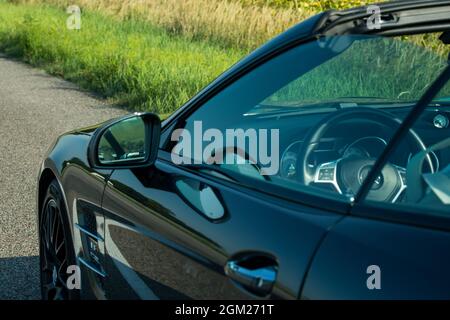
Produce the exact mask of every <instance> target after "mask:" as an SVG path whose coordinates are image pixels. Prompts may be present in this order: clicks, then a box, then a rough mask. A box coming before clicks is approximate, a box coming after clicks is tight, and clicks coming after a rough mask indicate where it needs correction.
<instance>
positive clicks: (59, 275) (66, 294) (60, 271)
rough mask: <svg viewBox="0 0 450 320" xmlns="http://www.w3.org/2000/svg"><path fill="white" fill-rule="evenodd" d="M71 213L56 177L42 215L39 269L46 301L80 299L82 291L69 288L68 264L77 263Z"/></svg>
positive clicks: (40, 220)
mask: <svg viewBox="0 0 450 320" xmlns="http://www.w3.org/2000/svg"><path fill="white" fill-rule="evenodd" d="M76 264H77V263H76V258H75V253H74V247H73V241H72V236H71V232H70V228H69V221H68V215H67V211H66V207H65V204H64V198H63V195H62V191H61V188H60V187H59V185H58V182H57V181H56V180H53V181H52V182H51V183H50V185H49V186H48V188H47V191H46V194H45V198H44V201H43V206H42V208H41V212H40V216H39V269H40V279H41V295H42V299H44V300H78V299H79V297H80V290H78V289H69V288H68V287H67V279H68V277H69V276H70V274H67V267H68V266H70V265H76Z"/></svg>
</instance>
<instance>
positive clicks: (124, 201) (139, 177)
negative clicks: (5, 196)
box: [103, 161, 341, 299]
mask: <svg viewBox="0 0 450 320" xmlns="http://www.w3.org/2000/svg"><path fill="white" fill-rule="evenodd" d="M146 170H147V171H146V172H142V171H141V172H138V171H136V170H134V171H131V170H116V171H114V173H113V174H112V176H111V179H110V180H109V182H108V184H107V187H106V190H105V194H104V200H103V209H104V212H105V216H106V219H105V220H106V224H105V226H106V227H105V237H106V251H107V260H108V263H107V272H108V274H111V275H114V277H112V276H111V277H110V279H113V278H114V279H116V278H118V279H120V280H118V282H121V283H122V284H125V283H127V282H129V283H131V287H128V288H126V289H118V288H122V287H123V285H122V286H121V285H119V284H118V285H116V284H114V283H110V284H109V285H108V289H107V292H108V294H109V297H110V298H122V297H125V296H126V295H127V294H126V292H127V291H134V292H135V294H134V296H135V295H136V292H138V294H137V295H138V296H139V297H140V298H194V299H241V298H260V297H259V296H257V295H254V294H253V293H250V292H248V290H244V289H242V287H241V286H239V285H236V283H234V282H233V281H231V280H229V279H228V278H227V277H226V275H225V274H224V266H225V265H226V264H227V262H228V261H229V260H230V259H233V258H234V257H239V256H242V255H247V254H252V255H267V256H270V257H273V259H274V261H276V263H277V264H278V265H277V267H278V275H277V279H276V283H275V286H274V288H273V292H272V295H271V297H273V298H297V296H298V293H299V289H300V286H301V283H302V281H303V277H304V275H305V273H306V270H307V267H308V264H309V261H310V259H311V257H312V255H313V253H314V250H315V248H316V246H317V244H318V243H319V241H320V239H321V237H322V236H323V235H324V233H325V232H326V231H327V229H328V228H329V227H330V226H331V225H333V224H334V223H335V222H336V221H337V220H338V219H339V218H340V217H341V216H340V215H338V214H333V213H326V212H322V211H319V210H315V209H311V208H308V207H300V206H298V207H297V210H294V209H292V207H289V206H288V205H286V206H283V205H280V204H279V203H277V204H275V203H274V202H273V200H271V199H270V198H269V197H267V196H266V197H262V196H259V197H257V196H254V195H253V194H252V195H250V194H248V192H243V191H242V190H237V189H234V188H232V187H230V186H228V185H226V184H222V183H218V182H217V180H214V179H206V178H205V177H204V176H199V175H196V174H194V173H192V172H188V171H185V170H183V169H181V168H177V167H176V166H174V165H172V164H170V163H167V162H165V161H157V163H156V165H155V166H154V167H153V168H149V169H146ZM179 179H191V180H193V181H194V180H195V181H200V182H201V183H203V184H206V185H208V187H210V188H212V189H214V190H215V192H216V193H217V194H218V198H219V199H221V202H222V203H223V206H224V208H225V210H226V212H225V216H224V217H223V218H221V219H219V220H217V221H214V220H211V219H209V218H208V217H206V216H204V215H202V214H201V213H200V212H198V210H195V208H194V207H193V206H192V204H191V203H189V201H186V200H187V199H186V198H185V197H183V196H181V195H180V192H179V190H177V187H176V181H178V180H179ZM299 208H301V209H299ZM117 276H118V277H117ZM133 286H134V288H133Z"/></svg>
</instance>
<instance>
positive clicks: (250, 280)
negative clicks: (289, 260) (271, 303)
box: [225, 261, 277, 295]
mask: <svg viewBox="0 0 450 320" xmlns="http://www.w3.org/2000/svg"><path fill="white" fill-rule="evenodd" d="M225 274H226V275H227V276H228V277H230V279H233V280H235V281H236V282H238V283H239V284H241V285H243V286H244V287H246V288H247V289H250V291H254V292H256V293H258V294H263V295H267V294H269V293H270V292H271V291H272V288H273V285H274V284H275V280H276V278H277V267H276V266H266V267H261V268H256V269H248V268H244V267H242V266H240V265H239V262H236V261H229V262H227V264H226V265H225Z"/></svg>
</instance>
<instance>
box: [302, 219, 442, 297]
mask: <svg viewBox="0 0 450 320" xmlns="http://www.w3.org/2000/svg"><path fill="white" fill-rule="evenodd" d="M448 252H450V233H448V232H444V231H437V230H432V229H425V228H420V227H415V226H408V225H402V224H396V223H392V222H385V221H376V220H372V219H364V218H359V217H353V216H349V217H345V218H344V219H343V220H342V221H340V222H339V223H338V224H337V225H336V226H335V227H334V228H333V229H332V230H331V231H330V233H329V234H328V235H327V237H326V238H325V240H324V242H323V244H322V245H321V247H320V249H319V250H318V253H317V255H316V256H315V258H314V260H313V263H312V265H311V270H310V271H309V273H308V278H307V279H306V282H305V286H304V290H303V292H302V298H303V299H344V300H345V299H449V298H450V290H449V288H450V273H449V272H448V270H450V256H449V255H448ZM372 265H375V266H378V267H379V268H380V269H379V271H380V272H379V275H380V277H379V280H380V282H379V283H380V289H376V288H373V289H369V287H372V286H369V287H368V285H367V281H368V279H369V277H370V276H371V275H373V274H374V272H373V271H371V270H369V272H368V270H367V268H368V267H369V266H372ZM369 282H370V283H372V279H369Z"/></svg>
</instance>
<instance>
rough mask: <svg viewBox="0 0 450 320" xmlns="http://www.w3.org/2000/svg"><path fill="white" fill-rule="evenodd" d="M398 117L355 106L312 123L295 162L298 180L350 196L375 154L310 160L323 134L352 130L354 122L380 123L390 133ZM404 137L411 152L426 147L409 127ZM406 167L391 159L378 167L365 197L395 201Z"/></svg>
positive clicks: (403, 188)
mask: <svg viewBox="0 0 450 320" xmlns="http://www.w3.org/2000/svg"><path fill="white" fill-rule="evenodd" d="M400 123H401V122H400V121H399V120H398V119H395V118H393V117H392V115H391V114H389V113H387V112H384V111H381V110H378V109H373V108H364V107H358V108H357V109H343V110H339V111H337V112H333V113H332V114H331V115H329V116H328V117H325V118H324V119H323V120H322V121H321V122H319V123H318V124H317V125H316V126H314V127H313V128H312V129H311V130H310V131H309V133H308V134H307V135H306V138H305V140H304V142H303V144H302V147H301V149H300V152H299V157H298V159H299V161H298V162H297V172H298V179H299V182H300V183H302V184H305V185H310V184H311V183H315V184H329V185H332V186H333V187H334V189H335V190H336V191H337V192H338V193H340V194H343V195H346V196H348V197H353V196H354V195H355V194H356V193H357V192H358V190H359V188H360V187H361V185H362V184H363V183H364V180H365V179H366V177H367V176H368V175H369V173H370V171H371V169H372V167H373V165H374V164H375V162H376V160H377V159H376V158H374V157H372V158H364V157H358V156H356V157H345V158H344V157H341V158H339V159H336V160H334V161H331V162H327V163H321V164H318V165H316V164H311V160H312V155H313V153H314V152H315V150H317V147H318V146H319V143H320V141H321V139H322V138H323V137H325V135H327V136H336V135H338V134H339V133H338V132H336V129H339V132H342V131H344V130H345V131H350V132H351V130H355V125H357V124H358V125H360V126H361V125H367V126H368V127H369V128H370V127H373V126H374V124H375V125H377V126H379V128H380V130H382V132H383V135H385V136H390V137H392V136H393V135H394V133H395V132H396V131H397V129H398V128H399V126H400ZM406 139H407V140H409V141H408V142H410V143H409V146H410V148H411V149H417V150H411V152H412V153H413V154H414V153H416V152H418V151H422V150H425V149H426V147H425V144H424V143H423V142H422V140H421V139H420V137H419V136H418V135H417V134H416V133H415V132H414V131H413V130H412V129H411V130H409V132H408V134H407V136H406ZM427 162H428V165H429V166H430V168H431V170H432V171H433V163H432V161H431V158H429V157H428V158H427ZM406 185H407V184H406V169H405V168H403V167H400V166H397V165H394V164H391V163H386V165H385V166H384V167H383V169H382V170H381V174H380V175H379V176H378V177H377V179H376V180H375V181H374V183H373V186H372V188H371V190H370V192H369V194H368V196H367V199H370V200H375V201H389V202H395V201H397V199H398V198H399V196H400V195H401V193H402V192H403V190H405V189H406Z"/></svg>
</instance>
